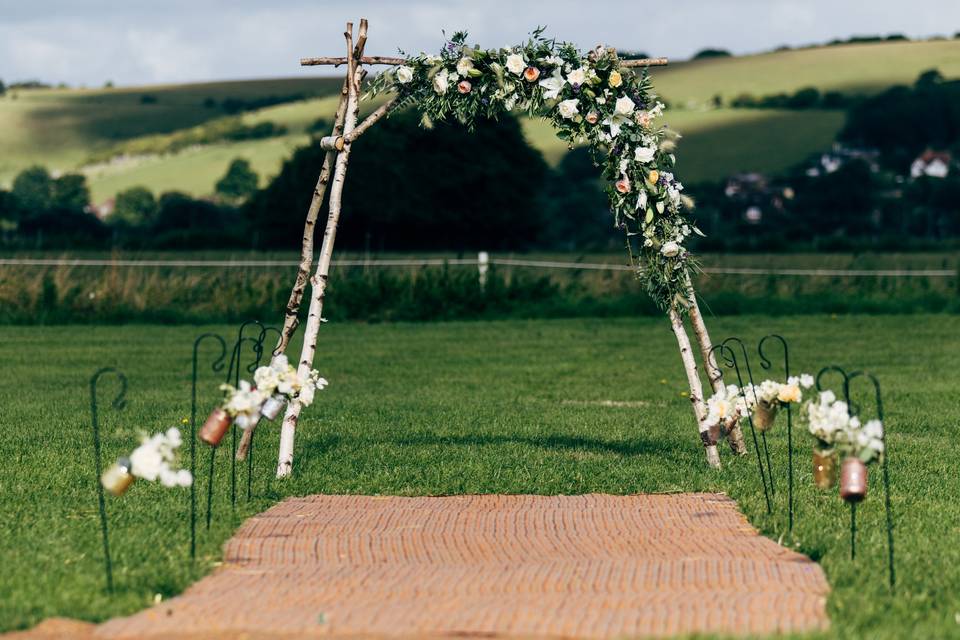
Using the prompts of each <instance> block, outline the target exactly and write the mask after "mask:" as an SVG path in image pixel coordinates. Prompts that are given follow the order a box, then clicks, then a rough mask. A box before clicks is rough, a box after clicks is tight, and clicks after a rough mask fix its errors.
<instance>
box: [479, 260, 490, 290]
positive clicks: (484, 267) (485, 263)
mask: <svg viewBox="0 0 960 640" xmlns="http://www.w3.org/2000/svg"><path fill="white" fill-rule="evenodd" d="M489 270H490V254H489V253H487V252H486V251H481V252H480V253H478V254H477V281H478V282H479V283H480V290H481V291H483V290H484V289H486V288H487V271H489Z"/></svg>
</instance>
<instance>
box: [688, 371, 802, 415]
mask: <svg viewBox="0 0 960 640" xmlns="http://www.w3.org/2000/svg"><path fill="white" fill-rule="evenodd" d="M812 386H813V376H811V375H808V374H806V373H804V374H802V375H799V376H790V377H789V378H788V379H787V382H786V383H782V382H776V381H774V380H764V381H763V382H761V383H760V384H758V385H755V386H754V387H751V386H749V385H748V386H746V387H744V389H743V393H742V394H741V393H740V387H738V386H737V385H735V384H728V385H727V386H726V387H724V388H723V389H721V390H720V391H718V392H717V393H715V394H713V395H712V396H711V397H710V398H709V399H708V400H707V419H706V421H705V424H706V426H707V427H712V426H714V425H717V424H732V423H734V422H739V421H740V420H742V419H744V418H746V417H747V416H748V415H749V414H750V410H751V409H753V408H754V407H756V406H757V402H758V401H759V402H763V403H764V404H767V405H774V404H776V405H783V404H787V403H790V402H800V400H801V399H802V398H803V392H802V391H801V387H802V388H804V389H809V388H810V387H812Z"/></svg>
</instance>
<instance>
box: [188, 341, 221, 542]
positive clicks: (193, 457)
mask: <svg viewBox="0 0 960 640" xmlns="http://www.w3.org/2000/svg"><path fill="white" fill-rule="evenodd" d="M208 338H212V339H214V340H216V341H217V342H219V343H220V355H219V356H218V357H217V358H216V359H215V360H214V361H213V364H212V365H211V367H212V369H213V371H214V373H216V372H218V371H221V370H222V369H223V361H224V359H225V358H226V355H227V343H226V341H225V340H224V339H223V338H222V337H221V336H219V335H217V334H215V333H204V334H202V335H200V336H198V337H197V339H196V340H194V341H193V376H192V378H191V387H190V473H191V474H192V475H193V478H194V481H193V482H191V483H190V559H191V560H193V559H194V558H196V557H197V487H196V478H197V377H198V373H199V371H198V361H199V352H200V343H201V342H203V341H204V340H206V339H208ZM211 473H212V466H211ZM209 482H210V483H211V484H210V486H211V487H212V486H213V484H212V482H213V477H212V475H211V477H210V479H209ZM209 511H210V502H209V501H208V502H207V513H208V517H207V528H208V529H209V528H210V524H209Z"/></svg>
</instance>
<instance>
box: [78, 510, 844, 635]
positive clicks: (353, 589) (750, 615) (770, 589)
mask: <svg viewBox="0 0 960 640" xmlns="http://www.w3.org/2000/svg"><path fill="white" fill-rule="evenodd" d="M225 556H226V557H225V562H224V565H223V566H222V567H221V568H219V569H217V570H216V571H215V572H214V573H213V574H212V575H210V576H209V577H207V578H205V579H203V580H201V581H200V582H198V583H197V584H195V585H194V586H192V587H191V588H190V589H188V590H187V591H186V592H185V593H184V594H183V595H182V596H179V597H177V598H173V599H171V600H169V601H167V602H164V603H162V604H160V605H157V606H155V607H153V608H152V609H149V610H147V611H144V612H142V613H139V614H136V615H134V616H131V617H128V618H120V619H115V620H111V621H109V622H107V623H105V624H103V625H101V626H99V627H98V628H97V629H96V630H95V631H94V637H98V638H187V637H196V638H205V637H245V638H278V637H281V638H284V637H290V638H293V637H314V636H328V637H329V636H354V637H370V636H381V637H386V636H391V637H404V638H408V637H425V636H439V635H490V636H518V637H585V638H613V637H630V636H647V635H651V636H669V635H676V634H681V633H695V632H713V633H724V634H764V633H773V632H778V631H780V632H783V631H806V630H816V629H822V628H824V627H825V626H826V625H827V624H828V620H827V617H826V612H825V607H824V605H825V600H826V596H827V592H828V590H829V587H828V585H827V582H826V579H825V578H824V575H823V572H822V571H821V569H820V567H819V566H818V565H817V564H815V563H814V562H812V561H811V560H810V559H809V558H807V557H805V556H803V555H800V554H798V553H795V552H793V551H790V550H788V549H785V548H783V547H781V546H779V545H777V544H776V543H774V542H773V541H771V540H768V539H766V538H764V537H761V536H759V535H758V534H757V533H756V531H754V529H753V528H752V527H751V526H750V525H749V524H748V523H747V521H746V519H745V518H744V517H743V516H742V515H741V514H740V512H739V511H738V510H737V508H736V503H734V502H733V501H732V500H730V499H729V498H727V497H726V496H723V495H717V494H677V495H635V496H609V495H586V496H553V497H548V496H501V495H486V496H456V497H444V498H401V497H368V496H325V495H317V496H309V497H305V498H292V499H289V500H286V501H284V502H282V503H280V504H278V505H276V506H274V507H273V508H271V509H269V510H267V511H265V512H264V513H262V514H260V515H258V516H255V517H253V518H251V519H250V520H248V521H247V522H246V523H245V524H244V525H243V527H242V528H241V529H240V531H239V532H238V533H237V534H236V535H235V536H234V537H233V539H231V540H230V541H229V542H228V543H227V546H226V553H225Z"/></svg>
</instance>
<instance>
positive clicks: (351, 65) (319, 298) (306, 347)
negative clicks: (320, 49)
mask: <svg viewBox="0 0 960 640" xmlns="http://www.w3.org/2000/svg"><path fill="white" fill-rule="evenodd" d="M344 38H345V39H346V42H347V58H348V61H347V83H346V84H347V101H346V110H345V113H344V121H343V135H344V137H347V136H349V135H350V133H352V132H353V130H354V128H355V127H356V125H357V114H358V112H359V108H360V104H359V103H360V82H361V80H362V78H363V70H362V69H361V68H360V66H359V65H358V64H357V60H359V59H360V58H361V57H362V56H363V49H364V46H365V45H366V40H367V21H366V20H361V21H360V30H359V32H358V38H357V44H356V47H354V45H353V24H352V23H347V30H346V32H344ZM350 147H351V143H350V142H348V141H345V142H344V145H343V150H341V151H339V152H337V155H336V160H335V161H334V169H333V180H332V182H331V185H330V202H329V206H328V211H329V212H328V214H327V224H326V228H325V229H324V232H323V242H322V243H321V245H320V257H319V260H318V261H317V269H316V272H315V273H314V275H313V277H311V278H310V307H309V312H308V313H307V322H306V326H305V327H304V332H303V347H302V349H301V351H300V363H299V366H298V370H299V373H300V375H301V376H308V375H309V373H310V370H311V369H312V368H313V359H314V355H315V354H316V347H317V334H318V333H319V330H320V322H321V318H322V313H323V301H324V295H325V292H326V288H327V280H328V278H329V276H330V261H331V257H332V255H333V246H334V242H335V241H336V237H337V225H338V223H339V220H340V209H341V204H342V202H343V185H344V180H345V179H346V175H347V165H348V163H349V161H350ZM300 410H301V404H300V402H299V401H298V400H296V399H294V400H291V401H290V403H289V404H288V405H287V411H286V413H285V414H284V417H283V424H282V425H281V427H280V450H279V454H278V459H277V477H278V478H285V477H287V476H289V475H290V473H291V472H292V470H293V446H294V438H295V436H296V430H297V421H298V419H299V417H300Z"/></svg>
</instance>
